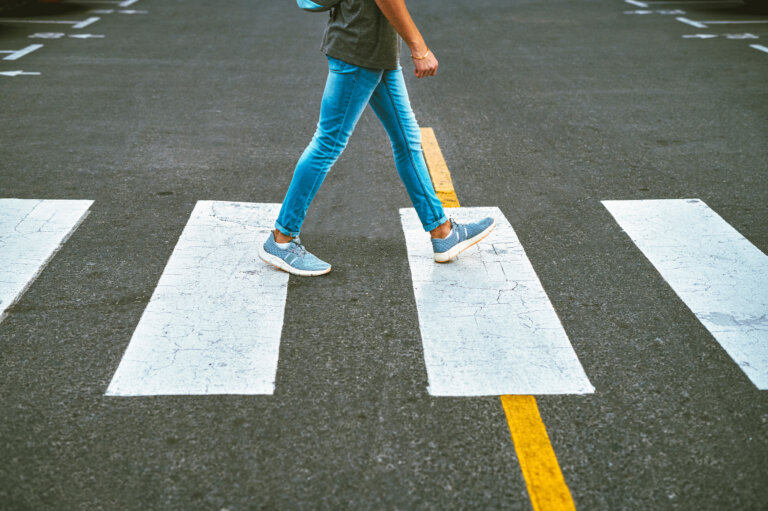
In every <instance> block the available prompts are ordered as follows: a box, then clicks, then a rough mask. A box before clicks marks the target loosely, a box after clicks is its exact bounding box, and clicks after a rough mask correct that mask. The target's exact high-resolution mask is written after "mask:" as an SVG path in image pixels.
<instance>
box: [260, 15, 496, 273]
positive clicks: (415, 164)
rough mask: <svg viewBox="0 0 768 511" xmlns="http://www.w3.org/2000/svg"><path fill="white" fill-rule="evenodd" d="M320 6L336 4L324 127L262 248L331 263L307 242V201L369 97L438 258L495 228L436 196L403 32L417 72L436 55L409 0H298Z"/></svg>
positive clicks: (287, 266)
mask: <svg viewBox="0 0 768 511" xmlns="http://www.w3.org/2000/svg"><path fill="white" fill-rule="evenodd" d="M297 3H298V4H299V6H301V7H303V8H306V7H309V9H312V10H321V9H323V8H327V7H329V6H331V5H332V6H333V8H332V10H331V11H330V17H329V20H328V24H327V26H326V29H325V35H324V36H323V43H322V46H321V50H322V51H323V52H324V53H325V55H326V58H327V59H328V70H329V72H328V78H327V80H326V84H325V91H324V92H323V99H322V103H321V106H320V120H319V121H318V123H317V130H316V131H315V134H314V136H313V138H312V141H311V142H310V143H309V145H308V146H307V148H306V149H305V150H304V152H303V154H302V155H301V158H299V161H298V163H297V165H296V168H295V170H294V172H293V178H292V180H291V184H290V186H289V187H288V192H287V193H286V196H285V199H284V200H283V204H282V207H281V209H280V213H279V215H278V218H277V221H276V222H275V229H274V231H273V232H272V233H270V235H269V237H268V239H267V240H266V242H265V243H264V246H263V247H262V249H261V250H260V251H259V256H260V257H261V259H262V260H264V261H265V262H267V263H269V264H272V265H274V266H276V267H278V268H280V269H282V270H285V271H287V272H288V273H292V274H294V275H302V276H315V275H323V274H325V273H328V272H329V271H331V265H330V264H328V263H326V262H325V261H322V260H320V259H319V258H317V257H315V256H314V255H312V254H311V253H310V252H308V251H307V250H306V249H305V248H304V246H303V245H302V244H301V241H300V239H299V232H300V230H301V225H302V223H303V222H304V217H305V216H306V213H307V209H308V208H309V205H310V203H311V202H312V199H313V198H314V196H315V194H316V193H317V191H318V189H319V188H320V185H321V184H322V182H323V179H324V178H325V175H326V174H327V173H328V171H329V170H330V168H331V166H333V164H334V162H335V161H336V160H337V158H338V157H339V155H340V154H341V152H342V151H343V150H344V148H345V147H346V145H347V141H348V140H349V137H350V135H352V131H353V130H354V129H355V125H356V124H357V121H358V120H359V119H360V116H361V115H362V113H363V110H364V109H365V107H366V105H370V106H371V108H372V109H373V111H374V112H375V113H376V115H377V116H378V118H379V120H380V121H381V123H382V124H383V125H384V129H385V130H386V132H387V135H389V138H390V141H391V142H392V150H393V153H394V159H395V166H396V168H397V172H398V173H399V175H400V179H402V181H403V184H404V185H405V188H406V190H407V192H408V195H409V197H410V199H411V202H412V203H413V206H414V208H415V209H416V212H417V214H418V216H419V219H420V221H421V223H422V225H423V227H424V230H425V231H427V232H429V233H430V236H431V239H432V245H433V249H434V257H435V261H437V262H447V261H450V260H451V259H453V258H454V257H456V256H457V255H458V254H459V253H460V252H462V251H463V250H465V249H467V248H469V247H470V246H472V245H474V244H475V243H477V242H478V241H480V240H481V239H483V238H484V237H485V236H487V235H488V233H490V232H491V230H493V228H494V226H495V225H496V221H495V220H494V219H493V218H484V219H482V220H480V221H478V222H474V223H469V224H459V223H457V222H456V221H455V220H453V219H448V218H447V217H446V216H445V213H444V212H443V207H442V205H441V203H440V200H439V199H438V198H437V194H436V193H435V189H434V187H433V185H432V181H431V179H430V177H429V172H428V170H427V165H426V162H425V161H424V156H423V154H422V150H421V133H420V131H419V126H418V124H417V123H416V118H415V116H414V115H413V111H412V110H411V105H410V101H409V100H408V92H407V91H406V88H405V81H404V79H403V71H402V67H401V66H400V39H399V37H398V34H399V36H400V37H402V38H403V40H405V42H406V43H407V45H408V47H409V49H410V53H411V59H412V60H413V63H414V74H415V75H416V77H417V78H425V77H428V76H435V74H436V73H437V58H436V57H435V54H434V53H433V52H432V51H431V50H430V49H429V48H427V45H426V43H425V42H424V39H423V38H422V36H421V33H420V32H419V30H418V28H416V25H415V24H414V22H413V20H412V19H411V16H410V14H409V13H408V10H407V8H406V5H405V0H341V1H339V0H316V2H313V1H310V0H297Z"/></svg>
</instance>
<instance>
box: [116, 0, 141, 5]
mask: <svg viewBox="0 0 768 511" xmlns="http://www.w3.org/2000/svg"><path fill="white" fill-rule="evenodd" d="M138 1H139V0H125V1H124V2H120V7H130V6H132V5H133V4H135V3H136V2H138Z"/></svg>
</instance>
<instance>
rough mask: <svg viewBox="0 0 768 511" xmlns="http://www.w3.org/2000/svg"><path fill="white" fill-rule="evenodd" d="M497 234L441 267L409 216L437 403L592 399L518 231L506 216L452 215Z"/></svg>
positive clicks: (405, 220)
mask: <svg viewBox="0 0 768 511" xmlns="http://www.w3.org/2000/svg"><path fill="white" fill-rule="evenodd" d="M451 216H453V217H455V218H456V219H457V220H458V221H459V222H461V221H467V220H470V219H475V220H476V219H480V218H482V217H485V216H492V217H495V218H496V222H497V225H496V229H495V230H494V231H493V232H492V233H491V234H490V235H489V236H488V238H486V239H485V240H483V241H481V242H480V243H479V244H478V245H475V246H474V247H471V248H469V249H468V250H467V251H465V252H464V253H462V255H460V256H459V258H458V259H457V260H455V261H453V262H451V263H447V264H437V263H435V261H434V259H433V253H432V244H431V243H430V241H429V235H428V234H425V233H424V230H423V229H422V227H421V223H420V222H419V219H418V216H417V215H416V211H415V210H414V209H413V208H408V209H401V210H400V220H401V222H402V225H403V231H404V233H405V241H406V246H407V249H408V263H409V264H410V267H411V278H412V281H413V293H414V297H415V299H416V307H417V312H418V317H419V327H420V328H421V342H422V344H423V346H424V361H425V364H426V367H427V376H428V377H429V389H428V390H429V393H430V394H432V395H433V396H488V395H496V396H498V395H503V394H526V395H527V394H587V393H591V392H593V391H594V388H593V387H592V385H591V384H590V382H589V380H588V379H587V376H586V374H584V369H583V368H582V367H581V364H580V363H579V359H578V358H577V357H576V353H574V351H573V348H572V347H571V343H570V341H569V340H568V336H567V335H566V333H565V330H563V326H562V325H561V324H560V320H559V319H558V317H557V314H556V313H555V310H554V308H553V307H552V304H551V303H550V301H549V298H547V294H546V293H545V292H544V289H543V288H542V286H541V283H540V282H539V278H538V277H537V276H536V272H535V271H534V269H533V267H532V266H531V263H530V261H528V258H527V257H526V255H525V250H523V247H522V245H521V244H520V241H519V240H518V239H517V235H516V234H515V231H514V229H512V226H511V225H510V224H509V222H508V221H507V219H506V218H505V217H504V214H503V213H502V212H501V210H499V209H498V208H451Z"/></svg>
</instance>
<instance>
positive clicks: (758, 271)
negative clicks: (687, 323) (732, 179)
mask: <svg viewBox="0 0 768 511" xmlns="http://www.w3.org/2000/svg"><path fill="white" fill-rule="evenodd" d="M603 204H604V205H605V207H606V208H608V211H610V212H611V214H612V215H613V216H614V218H616V221H617V222H618V223H619V225H620V226H621V227H622V229H624V230H625V231H626V232H627V234H628V235H629V237H630V238H631V239H632V241H633V242H634V243H635V244H636V245H637V247H638V248H639V249H640V250H641V251H642V252H643V254H645V256H646V257H647V258H648V260H650V261H651V263H652V264H653V265H654V266H655V267H656V269H657V270H658V271H659V273H660V274H661V276H662V277H664V280H666V281H667V282H668V283H669V285H670V286H671V287H672V289H673V290H674V291H675V293H677V295H678V296H679V297H680V299H681V300H682V301H683V302H685V304H686V305H687V306H688V308H690V309H691V311H692V312H693V313H694V314H695V315H696V317H697V318H698V319H699V321H701V323H702V324H703V325H704V326H705V327H706V328H707V330H709V331H710V332H711V333H712V335H713V336H714V337H715V339H717V341H718V342H719V343H720V345H721V346H722V347H723V348H724V349H725V351H726V352H728V354H729V355H730V356H731V358H733V360H734V361H735V362H736V363H737V364H738V365H739V367H741V369H742V370H743V371H744V372H745V373H746V375H747V376H748V377H749V379H750V380H752V382H753V383H754V384H755V385H756V386H757V387H758V388H759V389H763V390H764V389H768V256H766V255H765V254H763V253H762V252H761V251H760V250H759V249H758V248H757V247H755V246H754V245H752V244H751V243H750V242H749V241H748V240H747V239H746V238H744V237H743V236H742V235H741V234H739V233H738V232H737V231H736V230H735V229H734V228H733V227H731V226H730V225H729V224H728V223H727V222H726V221H725V220H723V219H722V218H721V217H720V216H718V215H717V213H715V212H714V211H712V210H711V209H710V208H709V207H708V206H707V205H706V204H705V203H704V202H702V201H700V200H698V199H687V200H685V199H680V200H634V201H631V200H630V201H603Z"/></svg>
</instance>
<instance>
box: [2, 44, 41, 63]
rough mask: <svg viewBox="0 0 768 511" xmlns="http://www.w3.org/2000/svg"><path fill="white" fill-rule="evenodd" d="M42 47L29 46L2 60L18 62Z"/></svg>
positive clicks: (37, 45)
mask: <svg viewBox="0 0 768 511" xmlns="http://www.w3.org/2000/svg"><path fill="white" fill-rule="evenodd" d="M42 47H43V45H42V44H30V45H29V46H27V47H26V48H22V49H21V50H18V51H14V52H10V53H11V54H10V55H8V56H7V57H5V58H4V59H3V60H19V59H20V58H21V57H23V56H24V55H27V54H29V53H32V52H33V51H35V50H39V49H40V48H42ZM3 53H4V52H3Z"/></svg>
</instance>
